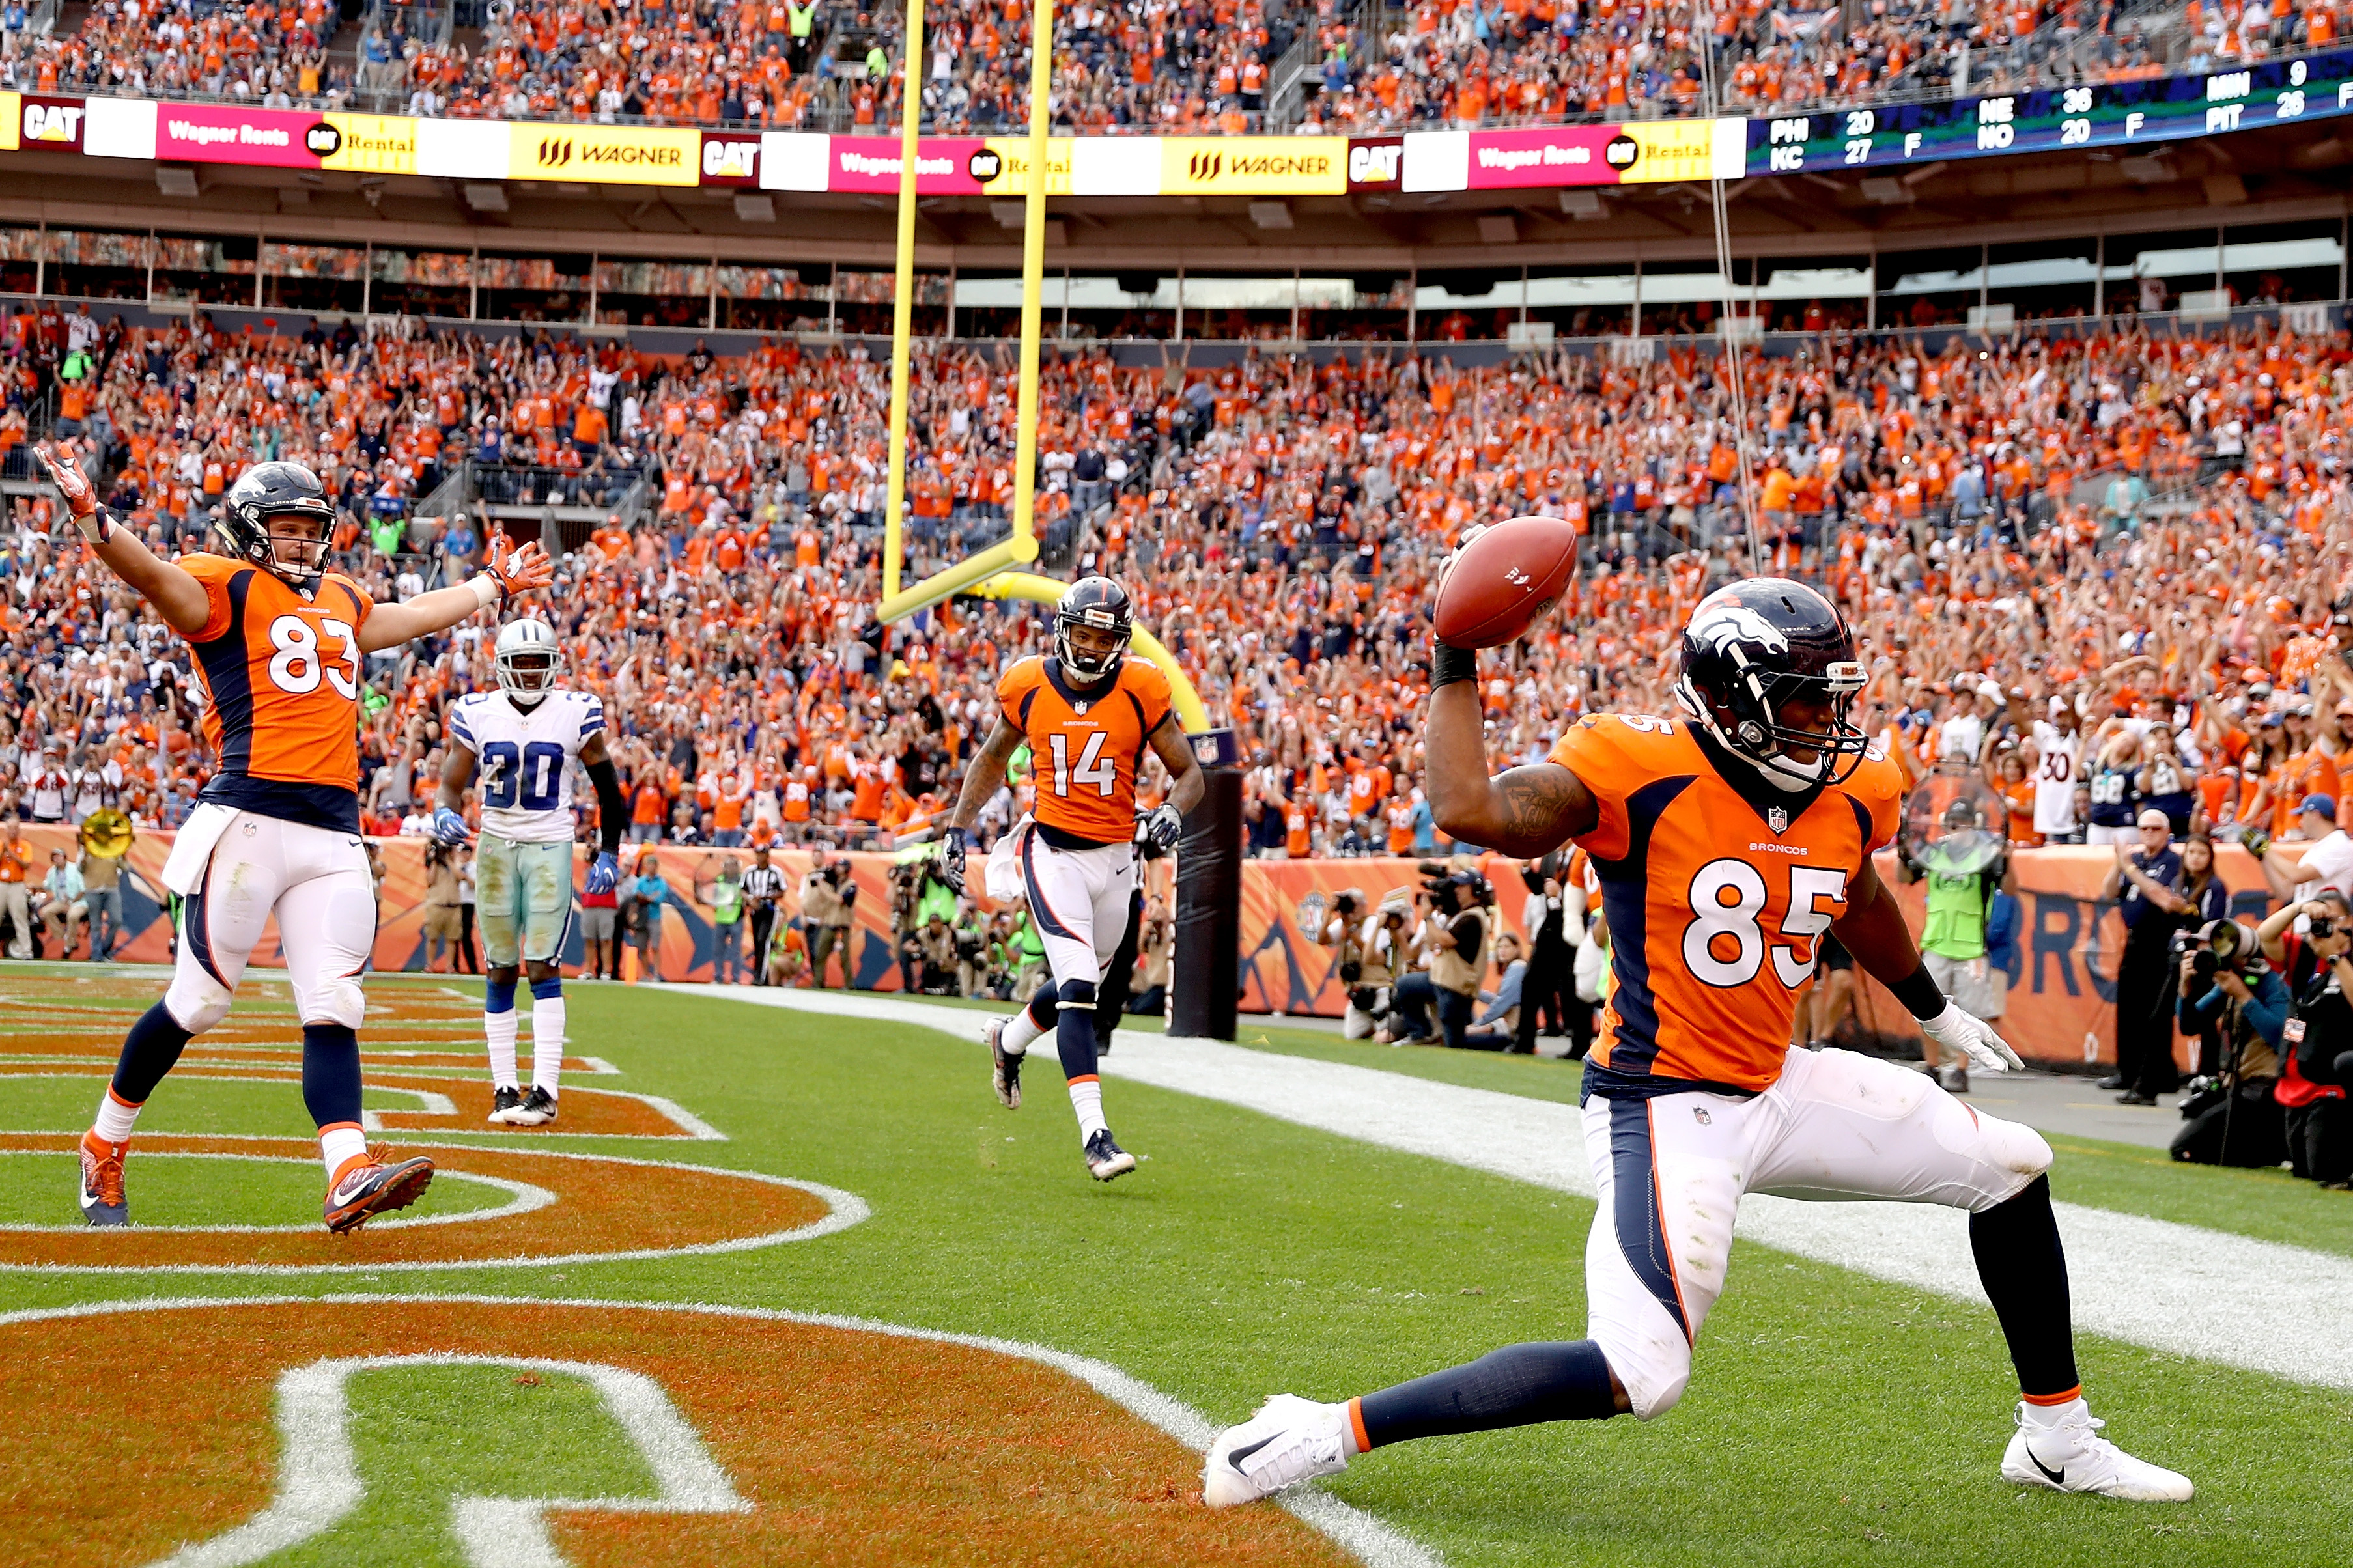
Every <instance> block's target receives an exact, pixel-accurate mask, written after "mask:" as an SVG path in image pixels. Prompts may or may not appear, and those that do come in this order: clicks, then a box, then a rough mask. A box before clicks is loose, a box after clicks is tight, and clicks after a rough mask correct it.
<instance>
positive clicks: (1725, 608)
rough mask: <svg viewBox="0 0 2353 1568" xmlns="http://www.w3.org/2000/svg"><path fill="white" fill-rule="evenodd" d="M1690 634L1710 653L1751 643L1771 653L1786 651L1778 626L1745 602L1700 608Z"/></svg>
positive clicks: (1785, 643)
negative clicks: (1742, 603)
mask: <svg viewBox="0 0 2353 1568" xmlns="http://www.w3.org/2000/svg"><path fill="white" fill-rule="evenodd" d="M1691 635H1692V636H1693V637H1696V638H1698V639H1699V640H1700V641H1701V642H1704V643H1705V644H1706V645H1707V647H1708V648H1709V649H1710V650H1711V651H1712V652H1715V653H1728V652H1730V651H1731V648H1732V645H1733V644H1735V643H1744V642H1745V643H1754V644H1756V645H1757V646H1758V647H1762V648H1764V649H1766V650H1767V651H1768V652H1771V653H1777V654H1783V653H1788V651H1789V639H1788V637H1783V636H1782V635H1781V629H1780V628H1779V627H1778V626H1775V625H1774V624H1773V623H1772V622H1770V621H1768V620H1767V619H1766V618H1765V617H1764V616H1760V615H1758V614H1757V612H1756V611H1754V610H1752V609H1750V608H1749V607H1748V606H1747V605H1716V606H1715V608H1713V609H1708V610H1703V611H1702V612H1701V613H1700V616H1699V617H1698V618H1697V619H1696V620H1694V622H1693V623H1692V632H1691Z"/></svg>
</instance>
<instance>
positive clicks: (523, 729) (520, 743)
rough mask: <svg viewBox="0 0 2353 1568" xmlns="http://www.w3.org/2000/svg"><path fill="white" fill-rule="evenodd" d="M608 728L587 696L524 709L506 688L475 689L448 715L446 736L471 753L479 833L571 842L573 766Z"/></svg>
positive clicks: (573, 694) (560, 696) (554, 698)
mask: <svg viewBox="0 0 2353 1568" xmlns="http://www.w3.org/2000/svg"><path fill="white" fill-rule="evenodd" d="M604 729H605V705H604V703H602V702H600V701H599V700H596V698H594V697H591V696H589V695H588V694H587V693H586V692H585V691H551V692H549V693H548V694H547V696H546V697H545V698H544V699H543V700H541V701H540V702H539V703H537V704H536V705H534V706H533V708H532V709H531V710H529V711H527V712H526V711H524V710H522V709H519V708H517V707H516V706H515V705H514V704H513V703H512V702H511V701H509V700H507V695H506V693H505V692H503V691H477V692H474V693H473V694H472V695H470V696H468V697H464V698H461V699H459V701H458V703H457V705H456V706H455V707H453V708H451V709H450V710H449V734H450V737H451V738H452V739H454V740H455V741H456V742H458V743H459V745H461V746H463V747H465V748H466V749H467V750H468V751H470V752H473V753H474V756H475V759H476V763H477V772H476V775H475V788H476V790H477V791H478V792H479V793H480V796H481V802H482V831H483V832H485V833H491V834H495V835H497V836H498V837H501V838H504V839H507V840H509V841H510V842H512V843H516V844H557V843H566V842H569V841H570V839H571V837H572V829H573V822H572V763H573V759H575V757H577V756H579V754H580V748H581V747H583V746H585V745H586V744H587V743H588V737H590V736H591V735H596V734H601V733H602V732H603V731H604Z"/></svg>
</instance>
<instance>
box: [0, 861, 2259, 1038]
mask: <svg viewBox="0 0 2353 1568" xmlns="http://www.w3.org/2000/svg"><path fill="white" fill-rule="evenodd" d="M25 837H26V839H27V841H28V842H30V843H31V845H32V846H33V847H34V849H35V851H36V857H35V858H36V862H37V864H36V871H37V872H38V871H39V870H40V869H41V868H44V867H46V865H47V858H48V851H49V850H50V849H51V848H52V847H63V848H65V849H66V851H67V853H68V854H69V855H71V854H73V853H74V835H73V833H72V830H71V829H69V828H62V827H27V828H26V830H25ZM375 843H376V845H377V847H378V850H379V852H380V854H381V855H382V858H383V861H384V867H385V877H384V882H383V887H382V894H381V901H380V906H379V911H378V921H377V928H376V941H375V966H376V967H377V968H378V969H380V970H387V971H398V970H422V969H423V968H424V967H425V938H424V921H425V848H426V845H425V842H424V841H423V840H422V839H415V838H387V839H378V840H375ZM171 847H172V836H171V835H170V834H168V833H153V832H142V833H141V834H140V835H139V837H138V838H137V840H136V841H135V842H134V843H133V844H132V847H131V853H130V855H129V856H128V857H127V858H125V860H124V862H123V864H124V869H125V873H126V874H125V876H124V877H123V879H122V885H123V898H122V904H123V927H124V930H125V931H126V932H127V933H128V940H127V941H126V942H123V943H122V944H121V945H120V946H119V947H118V948H117V949H116V955H117V956H118V957H119V958H121V959H123V960H125V961H128V962H133V963H169V962H170V961H171V950H170V932H169V929H168V923H167V921H166V920H165V918H164V908H163V903H162V900H163V884H162V881H161V874H162V871H163V867H164V858H165V857H166V856H168V855H169V854H170V853H171ZM636 852H637V851H636V847H634V846H632V847H625V851H624V853H625V855H627V856H628V857H630V858H627V859H625V860H624V867H625V868H629V867H631V866H633V865H634V856H635V854H636ZM723 856H733V857H734V858H735V859H736V862H737V864H738V865H739V866H749V865H750V864H751V863H752V855H751V851H750V850H748V849H705V848H691V849H690V848H681V847H674V846H659V847H656V848H655V861H656V866H657V868H658V869H659V872H660V875H661V878H662V881H663V883H664V885H665V887H666V888H667V889H668V896H667V898H666V900H665V910H664V915H663V920H662V942H661V970H662V975H663V977H664V978H665V979H669V980H697V981H699V980H709V979H710V978H711V974H712V930H711V910H710V909H709V907H708V906H707V905H704V904H702V903H701V902H699V901H698V895H699V894H701V893H703V892H707V890H708V889H709V885H710V878H711V876H712V872H713V871H715V870H716V869H717V865H718V861H719V859H720V858H722V857H723ZM828 858H834V859H847V860H848V861H849V864H850V868H851V870H852V873H853V877H854V879H855V881H856V883H857V887H858V898H857V900H856V901H855V903H854V905H853V909H852V914H853V926H852V931H851V935H850V942H849V948H850V952H851V963H852V970H853V973H854V984H857V985H858V986H859V987H860V988H861V989H866V990H874V991H895V990H898V989H899V988H900V984H901V982H900V974H899V965H898V956H897V949H896V945H895V943H894V942H893V940H892V931H891V890H890V873H891V867H892V857H890V856H888V855H882V854H850V855H846V856H841V855H837V856H830V857H828ZM813 859H814V857H813V855H812V853H811V852H810V851H808V850H806V849H791V848H786V849H780V850H778V851H776V853H775V855H774V857H773V863H774V864H775V865H776V868H778V869H779V870H781V871H782V872H783V873H784V875H785V884H786V886H785V900H784V902H785V913H784V918H786V919H794V918H797V917H798V915H799V913H800V882H801V879H802V878H803V877H805V876H806V875H807V872H808V870H809V868H810V866H811V864H812V861H813ZM2016 860H2017V865H2018V881H2019V901H2020V904H2021V910H2020V914H2021V920H2020V931H2019V938H2018V943H2017V952H2016V955H2015V957H2014V958H2013V960H2012V964H2011V968H2010V972H2009V973H2010V992H2009V1007H2008V1011H2007V1012H2006V1014H2005V1015H2004V1016H2003V1019H2002V1024H2001V1028H2002V1033H2003V1034H2004V1035H2005V1036H2006V1037H2008V1038H2009V1040H2010V1043H2011V1045H2013V1046H2014V1047H2017V1050H2018V1052H2019V1054H2020V1055H2021V1056H2022V1057H2025V1058H2028V1059H2029V1060H2031V1061H2036V1062H2041V1063H2043V1064H2046V1065H2049V1066H2052V1067H2062V1066H2068V1067H2081V1066H2083V1065H2084V1064H2086V1063H2102V1062H2108V1061H2112V1060H2113V1059H2114V1058H2115V1049H2116V1037H2115V1018H2116V960H2117V957H2118V955H2119V953H2120V952H2122V949H2123V942H2124V922H2123V921H2122V919H2121V918H2120V917H2119V916H2118V915H2117V914H2116V907H2115V905H2114V904H2112V903H2105V902H2102V901H2101V900H2100V898H2099V890H2100V884H2101V882H2102V880H2103V879H2105V877H2106V875H2107V871H2108V868H2109V867H2110V866H2112V865H2113V864H2114V863H2115V861H2114V858H2113V856H2112V854H2111V852H2110V851H2109V850H2106V849H2105V848H2091V847H2065V848H2055V849H2028V850H2021V851H2020V852H2019V853H2018V855H2017V857H2016ZM2219 864H2220V866H2221V872H2222V879H2223V881H2224V883H2225V884H2226V885H2227V886H2228V887H2229V888H2230V889H2231V890H2232V909H2233V911H2234V912H2235V913H2237V914H2239V915H2240V916H2241V917H2242V919H2249V920H2252V919H2254V918H2257V917H2259V916H2260V914H2261V913H2262V911H2263V909H2264V908H2265V907H2266V904H2267V900H2268V891H2267V889H2265V886H2264V883H2263V873H2262V872H2261V870H2260V869H2258V868H2257V867H2256V865H2255V863H2254V861H2253V858H2251V857H2249V856H2248V855H2247V853H2246V852H2245V851H2244V850H2242V849H2240V848H2238V847H2235V846H2225V847H2223V848H2222V849H2221V855H2220V860H2219ZM1415 865H1416V863H1415V862H1414V861H1412V860H1409V859H1402V858H1373V859H1363V860H1250V861H1248V862H1246V863H1245V864H1244V865H1243V867H1242V894H1241V896H1242V909H1241V929H1242V951H1241V964H1240V973H1241V1005H1242V1008H1243V1010H1244V1011H1245V1012H1254V1013H1277V1014H1303V1015H1314V1016H1326V1017H1337V1016H1339V1015H1340V1013H1341V1011H1342V1009H1343V1007H1344V1005H1345V997H1344V995H1343V994H1342V993H1343V987H1342V986H1341V984H1340V983H1339V980H1338V978H1337V977H1336V976H1335V975H1334V974H1333V973H1332V968H1333V964H1332V952H1331V950H1330V949H1328V948H1324V947H1319V946H1317V945H1316V944H1315V942H1314V941H1313V940H1312V939H1311V938H1309V937H1308V936H1307V935H1306V934H1305V933H1304V932H1303V931H1302V930H1301V927H1300V913H1301V909H1302V906H1303V905H1305V906H1306V907H1307V909H1308V910H1309V911H1310V912H1311V914H1313V913H1315V912H1317V911H1328V910H1329V908H1330V905H1331V900H1332V899H1333V897H1334V896H1335V895H1336V894H1337V893H1339V892H1341V891H1342V890H1343V889H1351V888H1353V889H1356V890H1357V891H1359V892H1361V893H1362V894H1363V895H1364V896H1365V898H1366V900H1367V903H1366V908H1367V909H1369V908H1370V907H1371V906H1372V905H1376V904H1377V903H1378V902H1379V901H1380V900H1381V898H1382V896H1383V895H1384V894H1385V893H1387V892H1388V890H1389V889H1392V888H1406V889H1419V886H1420V883H1421V877H1420V873H1419V871H1417V870H1416V869H1415ZM586 866H587V858H586V854H585V852H584V853H583V854H582V855H581V857H580V858H579V863H578V865H577V866H576V867H575V877H576V876H578V875H580V874H582V873H585V871H586ZM1480 866H1481V868H1482V870H1484V871H1485V872H1486V873H1487V875H1488V876H1489V877H1490V878H1491V879H1493V881H1494V883H1495V892H1496V910H1497V913H1498V914H1499V915H1500V916H1501V919H1502V924H1503V927H1504V929H1505V930H1507V931H1514V932H1517V933H1519V934H1521V935H1523V936H1525V934H1526V933H1525V931H1524V930H1523V928H1522V922H1521V915H1522V912H1523V906H1524V905H1525V902H1526V900H1527V894H1526V890H1525V888H1524V887H1523V886H1522V884H1521V882H1520V879H1519V875H1518V871H1517V868H1516V866H1515V864H1514V863H1513V862H1509V861H1505V860H1504V859H1502V858H1500V857H1495V856H1489V857H1486V858H1484V859H1483V860H1482V862H1480ZM976 869H977V867H976ZM1879 871H1880V875H1881V876H1882V877H1883V878H1884V879H1886V880H1887V882H1888V884H1889V886H1891V887H1894V889H1895V891H1896V895H1897V897H1898V899H1899V900H1901V901H1902V903H1903V905H1904V909H1905V915H1906V916H1907V918H1908V919H1909V920H1910V921H1911V922H1912V925H1913V929H1914V930H1915V931H1917V930H1918V929H1920V926H1921V923H1922V921H1923V920H1924V918H1925V917H1924V912H1923V904H1924V894H1923V891H1922V889H1920V888H1918V887H1916V886H1915V887H1908V888H1907V887H1903V886H1900V885H1898V884H1897V883H1896V882H1895V861H1894V856H1893V855H1892V854H1883V855H1882V856H1881V857H1880V864H1879ZM1151 873H1152V874H1151V875H1150V877H1149V879H1148V885H1149V887H1150V888H1151V889H1152V890H1153V891H1155V892H1156V893H1158V894H1160V895H1161V896H1163V897H1164V898H1165V897H1166V895H1167V893H1168V888H1169V880H1170V876H1169V868H1168V863H1167V862H1166V861H1165V860H1164V861H1161V862H1158V863H1157V864H1155V866H1154V867H1153V868H1151ZM974 880H975V882H976V883H977V881H978V878H977V876H976V877H975V879H974ZM253 962H254V963H257V964H260V965H263V966H265V967H274V966H276V965H277V964H278V963H280V958H279V953H278V942H277V936H276V931H275V928H274V926H273V927H272V929H271V931H270V932H269V934H267V935H266V936H265V937H264V939H263V942H262V945H261V946H260V947H259V948H257V949H256V950H255V952H254V954H253ZM565 962H566V963H570V964H577V963H579V962H580V938H579V934H578V931H577V928H576V925H575V930H574V931H573V934H572V936H571V938H570V942H569V947H568V950H567V952H565ZM837 973H838V972H837ZM1857 1012H1858V1015H1859V1017H1860V1021H1861V1023H1862V1026H1863V1027H1864V1029H1865V1030H1867V1031H1869V1032H1871V1033H1873V1034H1878V1035H1883V1036H1889V1037H1899V1038H1900V1037H1915V1036H1916V1035H1917V1034H1918V1030H1917V1029H1916V1028H1915V1026H1913V1024H1912V1020H1911V1018H1910V1016H1908V1015H1907V1014H1906V1013H1905V1010H1904V1008H1903V1006H1902V1005H1901V1004H1899V1003H1897V1002H1896V1001H1895V1000H1894V997H1892V996H1890V995H1889V994H1887V992H1886V991H1885V990H1884V989H1883V987H1881V986H1880V985H1879V984H1877V983H1876V982H1873V981H1870V980H1869V979H1868V978H1867V977H1866V979H1865V982H1864V984H1862V987H1861V988H1860V991H1859V993H1858V996H1857ZM2177 1047H2179V1042H2178V1041H2177ZM2182 1059H2183V1060H2184V1062H2185V1063H2186V1061H2187V1059H2188V1058H2187V1055H2186V1052H2183V1053H2182Z"/></svg>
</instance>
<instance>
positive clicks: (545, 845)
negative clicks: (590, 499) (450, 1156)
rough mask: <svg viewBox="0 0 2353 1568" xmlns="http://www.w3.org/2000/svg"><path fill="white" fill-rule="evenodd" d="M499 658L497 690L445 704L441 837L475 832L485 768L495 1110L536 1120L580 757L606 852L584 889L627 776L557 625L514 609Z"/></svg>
mask: <svg viewBox="0 0 2353 1568" xmlns="http://www.w3.org/2000/svg"><path fill="white" fill-rule="evenodd" d="M492 658H493V659H494V660H495V662H496V664H497V666H498V677H499V689H497V690H496V691H476V692H472V693H470V694H469V695H467V696H465V697H462V698H459V700H458V701H457V702H456V704H454V705H453V706H452V707H451V708H450V710H449V739H450V740H451V742H454V743H453V744H452V745H451V746H450V748H449V755H448V760H447V761H445V762H444V763H443V764H442V768H441V788H440V792H439V797H438V798H439V805H438V808H437V809H436V810H435V811H434V813H433V837H435V838H436V839H437V840H438V841H439V842H440V843H442V844H445V845H450V846H456V845H459V844H462V843H464V842H465V840H466V819H465V818H464V817H463V816H459V807H460V806H461V805H464V802H465V791H466V786H467V785H468V784H473V783H475V782H477V779H478V777H479V781H480V790H481V805H482V837H481V844H480V848H479V849H478V851H477V852H476V854H475V856H474V903H475V909H476V918H477V919H479V920H480V922H481V929H482V957H483V959H484V960H485V961H486V962H485V964H484V971H485V973H484V974H483V976H482V979H483V985H482V1033H483V1035H484V1037H485V1038H486V1039H487V1040H488V1041H489V1044H490V1052H491V1086H492V1087H491V1121H498V1122H504V1123H506V1124H508V1125H510V1126H514V1127H537V1126H540V1125H543V1123H546V1122H550V1121H554V1120H555V1109H556V1100H557V1098H558V1096H559V1095H561V1094H562V1092H563V1086H562V1082H561V1078H560V1068H562V1066H563V1063H564V975H563V972H562V971H561V970H560V969H558V968H557V962H558V960H560V959H561V958H562V957H563V953H564V939H565V932H566V931H569V930H570V928H571V925H572V833H573V822H572V760H573V759H574V758H575V757H577V758H579V759H580V761H581V763H582V764H583V765H584V766H586V769H587V770H588V776H589V778H590V779H591V780H592V781H594V782H595V784H596V804H597V818H598V827H599V829H600V831H601V832H602V834H603V836H604V847H603V850H602V852H601V853H600V854H598V856H597V857H596V863H595V864H594V865H592V866H591V867H590V868H589V869H588V890H589V891H590V892H610V891H612V889H613V886H614V883H615V881H616V880H617V877H618V874H619V871H618V862H617V858H616V857H615V853H614V852H615V850H616V849H617V847H618V845H619V843H620V837H621V823H622V821H623V819H624V817H625V816H626V813H625V811H624V809H623V806H622V803H621V783H620V778H619V776H618V774H617V772H616V770H615V769H614V766H613V763H612V760H611V759H610V758H609V757H607V755H606V754H605V705H604V703H602V702H600V701H598V700H596V698H595V697H592V696H590V695H589V694H588V693H586V692H585V691H559V690H557V689H556V687H555V682H556V678H557V677H558V676H559V675H560V674H561V673H562V671H563V657H562V654H561V652H560V651H559V648H558V646H557V643H556V640H555V631H554V628H553V627H552V626H549V625H548V624H547V623H546V622H545V621H510V622H508V623H507V625H506V626H504V627H503V628H501V630H500V632H499V640H498V644H497V646H496V648H495V649H494V651H493V654H492ZM526 971H528V973H529V978H530V981H531V1092H530V1093H529V1094H527V1095H526V1094H524V1093H523V1092H522V1089H521V1086H520V1085H519V1084H518V1083H517V1081H516V1076H515V1033H516V1029H515V1026H516V1022H517V1020H516V1018H515V984H516V982H517V981H518V980H521V979H522V978H523V977H524V973H525V972H526Z"/></svg>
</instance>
